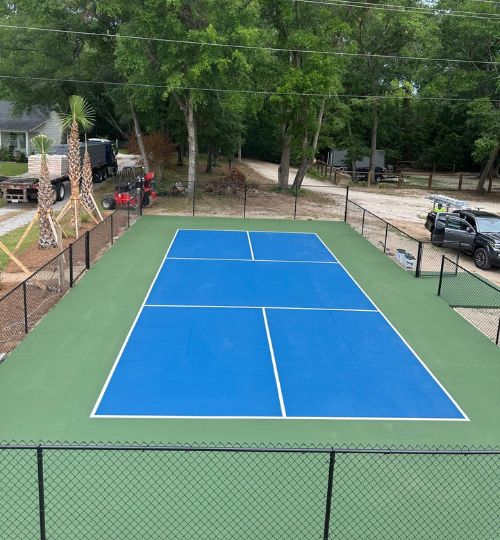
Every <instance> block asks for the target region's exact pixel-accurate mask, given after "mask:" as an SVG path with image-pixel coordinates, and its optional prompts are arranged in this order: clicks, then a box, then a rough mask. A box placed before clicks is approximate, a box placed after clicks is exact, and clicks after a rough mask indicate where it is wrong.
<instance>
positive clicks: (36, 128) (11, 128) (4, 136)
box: [0, 100, 63, 156]
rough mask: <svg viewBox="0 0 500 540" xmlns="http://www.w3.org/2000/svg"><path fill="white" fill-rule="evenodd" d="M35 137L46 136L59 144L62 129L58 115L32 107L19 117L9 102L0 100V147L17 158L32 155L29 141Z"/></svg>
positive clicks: (41, 108)
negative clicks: (21, 155) (9, 151)
mask: <svg viewBox="0 0 500 540" xmlns="http://www.w3.org/2000/svg"><path fill="white" fill-rule="evenodd" d="M36 135H46V136H47V137H49V138H50V139H52V140H53V141H54V142H55V143H56V144H61V142H62V135H63V129H62V127H61V122H60V120H59V115H58V114H57V113H56V112H55V111H50V110H48V109H45V108H43V107H33V109H32V110H31V111H30V112H23V113H22V114H21V115H18V114H15V113H14V104H13V103H12V102H11V101H2V100H0V147H1V148H6V149H10V150H11V152H12V153H13V154H14V155H15V156H17V155H19V154H20V153H24V154H26V156H29V155H30V154H32V153H33V151H32V147H31V143H30V141H31V139H32V138H33V137H35V136H36Z"/></svg>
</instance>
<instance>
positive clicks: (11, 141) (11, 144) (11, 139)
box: [9, 133, 17, 148]
mask: <svg viewBox="0 0 500 540" xmlns="http://www.w3.org/2000/svg"><path fill="white" fill-rule="evenodd" d="M16 146H17V133H9V147H13V148H16Z"/></svg>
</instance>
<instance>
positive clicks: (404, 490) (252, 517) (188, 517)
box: [0, 444, 500, 540]
mask: <svg viewBox="0 0 500 540" xmlns="http://www.w3.org/2000/svg"><path fill="white" fill-rule="evenodd" d="M0 470H1V471H2V482H0V496H1V498H2V512H1V513H0V537H1V538H2V539H3V540H14V539H15V540H17V539H19V538H23V539H24V538H26V539H28V538H33V539H34V538H40V539H41V540H47V539H50V540H58V539H60V540H67V539H68V538H71V539H72V540H80V539H81V540H83V539H85V540H113V539H116V540H128V539H130V540H140V539H147V540H154V539H156V538H157V539H160V538H161V539H164V538H172V539H176V540H192V539H194V538H196V539H197V540H217V539H221V540H223V539H236V538H252V540H270V539H276V540H278V539H279V540H304V539H308V540H309V539H310V540H313V539H317V540H326V539H329V538H331V539H334V538H342V539H350V538H352V539H361V538H370V539H383V540H390V539H399V538H402V539H405V540H410V539H415V540H416V539H418V540H421V539H423V538H425V539H426V540H433V539H435V540H446V539H450V540H451V539H453V540H461V539H464V540H465V539H467V540H471V539H478V540H479V539H481V540H496V539H497V538H498V531H499V530H500V513H499V512H498V508H499V507H500V492H499V490H498V476H499V474H500V451H499V450H462V449H460V450H447V449H442V450H439V449H437V450H436V449H432V450H428V449H418V450H407V449H369V448H357V449H356V448H338V449H336V448H306V447H304V448H298V447H297V448H293V447H289V448H285V447H267V448H257V447H248V448H243V447H237V448H228V447H188V446H176V447H153V446H146V445H138V446H117V445H113V446H105V445H95V446H92V445H79V446H77V445H40V446H30V445H15V444H9V445H3V446H0Z"/></svg>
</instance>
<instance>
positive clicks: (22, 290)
mask: <svg viewBox="0 0 500 540" xmlns="http://www.w3.org/2000/svg"><path fill="white" fill-rule="evenodd" d="M139 211H140V209H131V208H130V207H128V208H122V209H119V210H116V211H115V212H113V213H112V214H110V215H108V216H107V217H106V218H105V219H104V220H103V221H102V222H101V223H99V224H98V225H96V226H95V227H93V228H92V229H90V230H89V231H87V232H85V233H84V234H83V235H82V236H80V237H79V238H78V239H77V240H75V241H74V242H73V243H71V244H70V245H69V246H68V247H67V248H66V249H65V250H63V251H62V252H60V253H59V254H57V255H56V256H55V257H54V258H53V259H51V260H50V261H49V262H48V263H46V264H44V265H43V266H42V267H41V268H39V269H38V270H37V271H36V272H34V273H33V274H32V275H31V276H30V277H29V278H27V279H26V280H25V281H23V282H22V283H20V284H19V285H17V286H16V287H15V288H14V289H12V290H11V291H10V292H8V293H7V294H6V295H5V296H4V297H3V298H0V353H7V352H9V351H11V350H12V349H14V347H16V345H17V344H18V343H19V342H20V341H21V340H22V339H23V338H24V336H25V335H26V334H27V333H28V332H30V330H31V329H32V328H34V327H35V326H36V325H37V324H38V323H39V321H40V320H41V319H42V317H43V316H44V315H45V314H46V313H47V312H48V311H49V310H50V309H51V308H52V307H54V305H55V304H56V303H57V302H58V301H59V300H60V299H61V298H62V297H63V296H64V295H65V294H66V292H68V290H69V289H70V288H71V287H72V286H73V285H74V284H75V283H76V281H77V280H78V279H79V278H80V277H81V276H82V275H83V274H84V273H85V272H86V270H88V269H89V268H90V267H91V265H92V264H93V263H94V262H95V261H97V260H98V259H99V258H100V257H101V256H102V255H103V253H104V252H105V251H106V250H107V249H109V247H110V246H111V245H112V244H113V242H114V240H115V239H116V238H118V237H119V236H121V235H122V234H123V232H124V231H125V230H126V229H127V228H128V227H129V226H130V225H131V224H132V223H133V222H134V221H135V220H136V218H137V216H138V215H139Z"/></svg>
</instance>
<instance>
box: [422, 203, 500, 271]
mask: <svg viewBox="0 0 500 540" xmlns="http://www.w3.org/2000/svg"><path fill="white" fill-rule="evenodd" d="M425 227H426V229H427V230H429V231H430V233H431V241H432V243H433V244H434V245H437V246H442V247H447V248H450V249H456V250H459V251H461V252H464V253H467V254H470V255H472V257H473V259H474V264H475V265H476V266H477V267H478V268H480V269H483V270H487V269H489V268H491V267H492V266H500V216H497V215H495V214H492V213H490V212H483V211H480V210H455V211H453V212H430V213H429V214H428V215H427V220H426V223H425Z"/></svg>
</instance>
